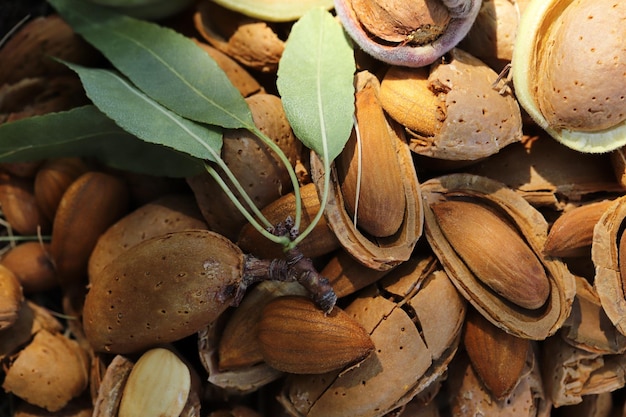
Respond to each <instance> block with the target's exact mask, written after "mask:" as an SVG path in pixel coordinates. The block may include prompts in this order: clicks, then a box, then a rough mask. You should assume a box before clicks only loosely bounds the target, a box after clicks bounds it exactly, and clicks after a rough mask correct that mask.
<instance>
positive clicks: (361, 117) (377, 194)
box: [335, 84, 406, 237]
mask: <svg viewBox="0 0 626 417" xmlns="http://www.w3.org/2000/svg"><path fill="white" fill-rule="evenodd" d="M378 95H379V94H378V89H377V88H376V87H374V86H372V84H366V85H365V86H363V88H361V89H360V90H359V91H357V92H356V99H355V100H356V103H355V107H356V113H355V115H356V120H357V123H358V130H359V133H360V134H359V136H358V137H357V134H356V132H355V131H354V130H353V132H352V135H351V136H350V139H348V143H346V146H345V147H344V149H343V151H342V152H341V153H340V154H339V156H338V157H337V159H336V160H335V167H336V169H337V177H338V180H339V184H340V186H341V193H342V195H343V197H344V204H345V205H346V209H347V211H348V213H349V214H350V215H351V216H352V217H353V218H354V219H355V223H356V226H357V227H359V228H361V229H362V230H364V231H365V232H367V233H369V234H371V235H373V236H376V237H387V236H391V235H393V234H394V233H396V232H397V231H398V229H399V228H400V226H401V225H402V222H403V221H404V212H405V210H406V201H405V198H404V190H403V184H402V172H401V170H400V164H399V163H398V157H397V155H396V152H395V149H394V147H393V144H392V142H391V141H390V140H389V128H388V123H387V120H386V116H385V114H384V112H383V109H382V105H381V103H380V99H379V97H378ZM358 140H360V144H358V143H357V141H358ZM381 172H384V175H381V174H380V173H381ZM357 193H358V194H357Z"/></svg>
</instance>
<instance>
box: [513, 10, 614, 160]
mask: <svg viewBox="0 0 626 417" xmlns="http://www.w3.org/2000/svg"><path fill="white" fill-rule="evenodd" d="M625 18H626V4H625V3H624V2H621V1H617V0H602V1H597V0H575V1H572V0H550V1H544V0H534V1H531V2H530V3H529V4H528V5H527V7H526V9H525V11H524V13H523V14H522V17H521V20H520V25H519V33H520V34H523V36H518V37H517V39H516V42H515V47H514V49H513V59H512V68H513V83H514V85H515V92H516V95H517V98H518V100H519V102H520V105H521V106H522V107H523V108H524V109H525V110H526V111H527V112H528V114H529V115H530V116H531V117H532V119H533V120H534V121H535V122H536V123H537V124H538V125H539V126H540V127H541V128H543V129H544V130H545V131H546V132H547V133H549V134H550V136H552V137H553V138H554V139H556V140H557V141H559V142H561V143H563V144H564V145H566V146H568V147H571V148H572V149H575V150H577V151H581V152H608V151H611V150H614V149H617V148H619V147H621V146H623V145H625V144H626V98H625V95H624V82H625V78H624V65H626V53H625V51H624V48H623V45H624V42H625V41H626V29H625V28H626V26H624V23H623V22H624V19H625Z"/></svg>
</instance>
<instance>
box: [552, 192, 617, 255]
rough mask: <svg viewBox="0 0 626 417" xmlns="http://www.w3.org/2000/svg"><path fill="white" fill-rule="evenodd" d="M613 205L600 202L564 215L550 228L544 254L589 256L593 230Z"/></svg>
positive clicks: (609, 201)
mask: <svg viewBox="0 0 626 417" xmlns="http://www.w3.org/2000/svg"><path fill="white" fill-rule="evenodd" d="M612 203H613V201H612V200H605V201H599V202H595V203H590V204H585V205H583V206H580V207H576V208H575V209H572V210H570V211H567V212H565V213H563V214H562V215H561V216H559V218H558V219H556V221H555V222H554V224H553V225H552V227H551V228H550V233H548V238H547V239H546V244H545V246H544V248H543V251H544V253H545V254H547V255H550V256H559V257H571V256H584V255H589V254H590V253H591V243H592V241H593V228H594V226H595V225H596V223H598V221H600V218H601V217H602V215H603V214H604V212H605V211H606V209H607V208H608V207H609V206H610V205H611V204H612Z"/></svg>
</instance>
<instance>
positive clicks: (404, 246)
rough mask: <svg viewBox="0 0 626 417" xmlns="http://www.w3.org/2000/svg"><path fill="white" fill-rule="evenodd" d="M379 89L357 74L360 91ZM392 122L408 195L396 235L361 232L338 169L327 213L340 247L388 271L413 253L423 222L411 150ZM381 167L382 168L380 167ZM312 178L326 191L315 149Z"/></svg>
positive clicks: (371, 78) (392, 137)
mask: <svg viewBox="0 0 626 417" xmlns="http://www.w3.org/2000/svg"><path fill="white" fill-rule="evenodd" d="M370 83H371V84H374V85H375V88H376V89H377V90H378V89H379V87H380V86H379V84H378V80H377V79H376V78H375V77H374V76H373V75H372V74H371V73H367V72H363V73H360V74H359V75H357V80H356V84H357V90H358V89H359V88H360V87H362V86H364V85H367V84H370ZM388 123H389V126H388V128H389V141H390V143H389V146H392V147H393V149H394V151H395V155H396V157H397V161H388V163H397V164H398V165H399V167H400V172H401V173H402V182H403V183H402V187H403V190H404V197H405V214H404V221H403V222H402V224H401V226H400V229H399V230H398V231H397V232H396V233H395V234H393V235H391V236H388V237H384V238H375V239H374V238H371V237H370V236H368V235H366V234H364V233H363V232H361V231H360V230H359V229H358V228H357V227H356V226H355V225H354V219H353V218H352V216H351V215H350V214H349V213H348V211H347V210H346V209H345V207H346V206H345V202H344V197H343V195H342V190H341V185H340V183H339V179H338V176H337V172H336V170H335V169H332V170H331V173H330V185H329V189H328V201H327V205H326V209H325V211H324V215H325V217H326V220H327V222H328V225H329V227H330V228H331V229H332V231H333V232H334V233H335V235H336V236H337V239H338V240H339V243H340V244H341V246H342V247H343V248H344V249H345V250H346V251H347V252H348V253H350V254H351V255H352V256H353V257H354V258H355V259H356V260H357V261H359V262H360V263H362V264H363V265H365V266H367V267H368V268H372V269H377V270H381V271H382V270H388V269H391V268H393V267H395V266H397V265H398V264H400V263H402V262H404V261H406V260H408V259H409V257H410V256H411V253H412V252H413V249H414V248H415V245H416V244H417V241H418V239H419V238H420V236H421V235H422V227H423V223H424V219H423V213H422V208H421V204H422V202H421V197H420V195H421V194H420V184H419V180H418V178H417V173H416V171H415V165H414V164H413V159H412V153H411V151H410V149H409V147H408V145H407V143H406V141H405V140H404V133H403V130H402V127H401V126H400V125H398V124H397V123H395V122H393V121H392V120H388ZM379 169H380V168H379ZM311 177H312V179H313V182H314V183H315V186H316V188H317V193H318V196H320V200H321V196H322V195H323V194H324V188H325V187H324V164H323V163H322V161H321V159H320V158H319V157H318V156H317V154H316V153H315V152H311Z"/></svg>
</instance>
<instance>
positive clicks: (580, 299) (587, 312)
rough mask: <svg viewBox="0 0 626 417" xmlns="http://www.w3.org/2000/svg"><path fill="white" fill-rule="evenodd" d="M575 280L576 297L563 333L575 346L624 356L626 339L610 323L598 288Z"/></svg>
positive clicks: (561, 331) (583, 280) (590, 350)
mask: <svg viewBox="0 0 626 417" xmlns="http://www.w3.org/2000/svg"><path fill="white" fill-rule="evenodd" d="M575 278H576V298H574V303H573V304H572V312H571V313H570V315H569V317H568V318H567V320H566V321H565V322H564V323H563V327H562V328H561V330H560V333H561V335H562V336H563V338H564V339H565V340H566V341H567V342H568V343H569V344H571V345H572V346H575V347H577V348H579V349H583V350H586V351H588V352H593V353H598V354H605V355H609V354H619V353H624V352H625V351H626V336H624V335H623V334H622V333H620V332H619V330H618V329H617V328H616V327H615V326H614V325H613V323H612V322H611V321H610V320H609V317H608V316H607V315H606V312H605V311H604V309H603V308H602V303H601V302H600V297H598V294H597V292H596V289H595V288H594V287H593V286H592V285H591V284H590V283H589V282H588V281H587V280H586V279H584V278H581V277H578V276H576V277H575Z"/></svg>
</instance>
